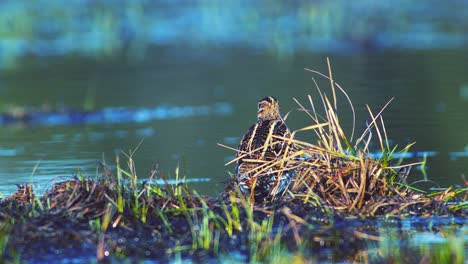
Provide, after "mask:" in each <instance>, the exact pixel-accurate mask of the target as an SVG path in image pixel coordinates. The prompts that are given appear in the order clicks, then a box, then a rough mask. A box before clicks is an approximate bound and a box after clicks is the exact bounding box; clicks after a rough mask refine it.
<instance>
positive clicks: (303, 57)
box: [0, 0, 468, 195]
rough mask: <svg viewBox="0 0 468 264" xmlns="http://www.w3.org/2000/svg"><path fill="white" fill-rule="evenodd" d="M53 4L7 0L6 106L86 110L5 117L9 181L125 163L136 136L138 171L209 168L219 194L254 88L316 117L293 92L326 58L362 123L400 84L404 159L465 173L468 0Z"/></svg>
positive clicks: (0, 172)
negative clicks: (301, 106)
mask: <svg viewBox="0 0 468 264" xmlns="http://www.w3.org/2000/svg"><path fill="white" fill-rule="evenodd" d="M44 2H47V6H48V8H47V9H45V10H44V8H43V4H44ZM49 2H50V1H37V2H34V3H32V4H30V5H23V4H20V3H19V2H16V1H7V2H2V3H1V4H0V6H1V8H0V25H1V26H0V68H1V69H2V72H1V78H0V109H2V110H3V111H4V112H5V111H7V110H8V109H11V108H15V107H20V108H22V107H25V108H28V107H31V108H40V107H41V106H43V105H52V106H56V105H57V106H65V107H64V108H65V109H79V111H78V110H75V111H64V112H60V111H57V112H50V113H48V114H47V113H43V112H41V113H39V114H37V115H33V116H28V117H27V118H26V119H24V118H23V117H22V118H16V119H15V118H14V117H12V116H5V115H3V116H2V117H1V118H2V119H1V121H0V123H1V126H0V139H1V141H0V180H1V181H0V182H1V183H0V192H1V193H2V194H4V195H6V194H9V193H11V192H13V191H14V188H15V186H14V185H13V184H15V183H25V182H33V183H35V184H37V185H39V186H44V187H47V186H48V184H49V183H50V182H51V181H53V180H55V179H56V178H57V177H62V176H63V177H69V176H71V175H74V174H75V173H77V169H81V170H82V171H83V172H84V174H85V175H90V176H95V175H97V174H98V172H96V168H97V160H105V161H106V163H107V164H114V163H115V157H116V155H117V154H119V155H120V156H121V157H123V154H122V151H123V152H125V153H129V150H130V149H132V150H133V149H135V148H137V146H139V147H138V150H137V151H136V153H135V155H134V160H135V161H136V163H137V168H138V173H139V175H140V178H142V179H144V178H146V177H147V175H149V171H150V168H151V166H152V165H153V164H154V163H158V164H159V168H161V171H162V172H163V173H164V174H165V175H166V176H167V177H169V178H170V177H173V176H174V169H175V168H176V167H177V166H178V167H179V168H180V169H181V171H182V174H183V176H187V177H188V178H190V179H205V178H209V179H211V180H210V181H209V182H201V183H191V185H192V186H193V187H194V188H196V189H197V190H198V191H199V192H200V193H205V194H215V193H217V192H219V191H220V190H222V189H223V187H224V182H225V181H226V179H228V178H229V173H228V172H232V171H233V168H232V167H224V166H223V164H224V163H225V162H226V161H227V160H229V159H230V158H232V157H233V155H234V152H233V151H230V150H227V149H224V148H220V147H218V146H217V145H216V143H218V142H219V143H223V144H226V145H230V146H232V147H234V148H235V147H236V146H237V144H238V142H239V140H240V136H241V135H243V134H244V133H245V131H246V130H247V129H248V127H249V126H250V125H251V124H252V123H253V122H254V121H255V112H256V109H255V108H256V102H257V100H258V99H259V98H263V97H265V96H270V95H271V96H275V97H277V98H279V100H280V105H281V108H282V111H283V113H287V112H290V111H291V114H290V115H289V118H288V120H287V123H288V126H289V127H290V128H292V129H299V128H302V127H305V126H307V125H309V124H310V123H311V121H310V120H308V118H307V116H306V115H305V114H304V113H300V112H298V111H295V110H296V109H297V105H296V104H295V103H294V101H293V100H292V98H293V97H294V98H297V99H298V100H299V101H301V102H302V103H303V104H305V105H307V104H308V99H307V98H306V95H307V94H311V95H312V97H313V99H316V98H317V94H316V91H315V88H314V85H313V82H312V80H311V78H312V77H318V76H313V75H312V74H311V73H308V72H305V71H304V70H303V68H304V67H307V68H312V69H315V70H319V71H321V72H327V68H326V65H325V58H326V56H329V57H331V61H332V68H333V72H334V78H335V80H336V81H338V82H339V83H340V84H341V85H342V86H343V87H345V89H347V91H348V93H349V95H350V97H351V99H352V100H353V102H354V104H355V107H356V111H357V117H356V118H357V121H358V122H357V124H358V127H357V129H356V133H357V134H359V133H362V131H363V130H364V124H365V122H366V120H368V114H367V109H366V107H365V105H366V104H368V105H369V107H370V108H371V109H373V111H374V113H375V112H376V111H378V110H380V108H381V107H382V106H384V105H385V104H386V103H387V102H388V101H389V100H390V99H391V98H392V97H395V98H396V99H395V100H394V101H393V102H392V103H391V104H390V106H389V107H388V108H387V109H386V110H385V112H384V114H383V117H384V119H385V125H386V128H387V133H388V135H389V137H390V140H391V142H392V144H398V145H399V146H401V147H403V146H405V145H407V144H409V143H412V142H415V141H416V145H415V146H414V147H413V149H412V151H411V152H409V153H406V154H404V156H397V158H404V159H405V161H407V162H417V161H421V160H423V159H425V158H426V159H427V163H426V164H427V165H426V167H425V168H422V169H424V171H427V173H428V176H429V178H431V179H433V180H435V182H437V183H438V184H439V185H441V186H448V185H451V184H461V183H462V176H463V175H466V174H467V173H468V171H467V168H466V164H467V159H468V157H467V146H468V141H467V140H468V120H467V115H466V113H468V107H467V106H468V105H467V96H466V94H467V92H466V90H467V84H468V79H467V76H466V61H468V45H467V43H468V39H467V36H468V35H467V34H466V25H467V24H466V23H467V22H466V17H467V16H468V14H467V10H468V6H467V5H468V2H466V1H462V0H451V1H449V2H450V3H447V2H443V3H442V2H440V1H429V2H426V5H422V4H420V3H418V4H415V3H412V2H408V1H397V2H394V1H393V2H392V4H389V3H386V2H378V3H375V1H372V2H371V1H360V2H359V3H355V4H354V3H353V5H351V4H350V3H349V1H312V2H311V1H298V2H295V4H289V3H287V2H280V1H278V2H275V1H273V2H271V1H269V2H268V3H267V2H250V1H228V2H224V1H223V3H220V2H217V1H213V2H211V1H194V2H191V3H184V4H178V5H174V4H171V3H170V2H167V1H157V2H153V1H150V2H148V3H146V2H145V1H132V2H129V3H121V4H119V5H115V4H112V3H111V2H102V3H96V2H89V1H80V2H75V3H73V4H70V5H63V4H58V3H53V2H50V3H49ZM317 80H318V81H319V85H320V87H321V88H322V90H323V91H325V92H327V89H328V88H327V87H328V82H327V81H326V80H322V79H320V78H318V79H317ZM341 99H342V101H341V102H343V103H342V104H341V105H339V106H340V109H342V110H341V113H340V114H341V118H342V120H341V123H342V125H343V127H344V128H345V129H346V130H347V132H350V130H351V122H350V121H351V116H350V114H349V111H348V108H347V105H346V104H345V103H344V102H345V100H344V98H341ZM315 103H316V104H318V103H320V102H318V101H316V102H315ZM298 136H299V138H301V139H305V140H311V141H312V142H314V140H315V139H314V136H313V135H311V134H310V133H302V134H298ZM142 140H143V141H142ZM141 141H142V144H141V145H140V142H141ZM371 147H372V149H373V150H374V151H378V149H379V146H378V145H371ZM375 155H379V153H378V152H375ZM412 177H413V178H411V179H408V181H409V182H410V183H411V182H415V181H418V180H420V179H421V178H422V177H423V175H422V172H421V171H418V170H414V175H413V176H412Z"/></svg>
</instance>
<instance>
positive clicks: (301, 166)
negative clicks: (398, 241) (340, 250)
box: [246, 59, 466, 215]
mask: <svg viewBox="0 0 468 264" xmlns="http://www.w3.org/2000/svg"><path fill="white" fill-rule="evenodd" d="M327 62H328V69H329V76H326V75H324V74H321V73H319V72H317V71H313V70H309V69H306V70H307V71H309V72H312V73H314V74H318V75H320V76H321V77H324V78H327V79H328V80H330V88H331V93H332V97H331V99H330V98H329V97H328V96H327V95H326V94H325V92H322V91H321V90H320V88H319V87H318V85H317V82H316V81H315V79H313V81H314V84H315V86H316V88H317V90H318V93H319V95H320V100H321V102H322V106H323V110H324V115H320V114H318V113H317V109H316V107H315V105H314V102H313V100H312V97H311V96H310V95H309V96H308V103H309V104H310V105H309V107H307V106H305V105H303V104H301V103H300V102H299V101H298V100H296V99H294V100H295V101H296V103H297V104H298V106H299V110H300V111H302V112H304V113H306V114H307V115H308V116H309V117H310V118H311V120H312V125H309V126H307V127H305V128H302V129H299V130H296V131H294V132H292V133H291V136H290V137H289V138H282V137H276V136H274V135H273V136H272V137H273V140H271V144H278V141H283V142H285V143H287V144H288V145H293V146H294V147H295V149H297V151H295V152H288V151H285V154H284V156H283V157H281V158H280V159H278V160H273V161H270V162H264V163H263V164H262V165H261V168H259V169H258V171H259V172H258V174H262V173H265V172H266V170H267V169H270V168H277V170H278V171H279V173H281V172H282V171H290V170H296V171H297V175H296V178H295V180H294V181H293V182H292V183H291V184H290V188H289V192H290V194H291V195H292V196H293V197H295V198H297V199H301V200H302V201H303V202H304V203H315V204H316V205H317V206H323V207H326V208H329V209H332V210H335V211H339V212H345V213H353V214H360V215H376V214H386V215H400V214H402V213H404V212H410V213H415V211H418V212H417V213H418V214H425V213H427V214H431V210H433V209H435V208H439V209H440V208H445V209H446V210H449V209H450V208H448V209H447V207H443V206H441V205H442V204H445V203H446V202H447V201H448V200H453V199H454V198H455V197H457V196H461V195H459V194H460V193H462V192H465V193H466V189H464V190H458V191H452V190H451V189H448V190H446V191H444V192H440V193H436V194H432V195H431V196H429V195H425V194H424V193H423V192H422V191H417V190H415V189H413V188H411V186H409V185H407V184H406V178H407V177H408V175H409V173H410V171H411V168H412V166H414V165H419V164H421V163H413V164H406V165H399V164H395V162H394V161H392V157H393V156H394V154H395V153H396V152H397V151H396V148H394V147H391V146H390V145H389V142H388V139H387V132H386V128H385V123H384V120H383V118H382V115H381V114H382V112H383V111H384V109H385V108H386V107H387V106H388V104H389V103H390V102H391V101H392V100H393V99H392V100H390V101H389V102H388V103H387V104H386V105H385V106H384V107H383V108H382V109H381V110H380V111H379V112H378V113H377V114H374V113H373V112H372V111H371V109H370V108H369V106H367V109H368V112H369V116H370V119H371V122H370V123H369V124H368V125H367V127H366V128H365V129H364V131H363V133H362V134H361V135H360V136H359V137H358V138H357V139H355V140H353V137H354V129H355V113H354V107H353V105H352V103H351V100H350V99H349V96H348V95H347V94H346V92H345V91H344V89H343V88H342V87H341V86H340V85H339V84H337V83H335V82H334V80H333V77H332V71H331V67H330V62H329V60H328V59H327ZM336 90H338V91H340V92H341V93H342V94H343V95H344V96H345V97H346V99H347V100H348V103H349V105H350V107H351V110H352V118H353V131H352V133H351V137H348V136H347V135H346V134H345V132H344V131H343V129H342V127H341V124H340V119H339V116H338V114H337V110H338V109H337V96H336ZM311 130H312V131H313V132H314V133H315V135H316V136H317V142H316V143H311V142H306V141H301V140H298V139H297V138H296V137H295V135H296V134H297V133H299V132H303V131H311ZM375 138H377V143H378V145H379V146H380V151H381V153H382V154H381V157H380V158H378V159H375V158H372V157H371V155H370V149H369V144H370V142H371V141H372V140H375ZM413 144H414V143H413ZM413 144H410V145H408V146H406V147H404V148H403V149H402V150H401V151H399V152H407V151H408V150H409V148H410V147H411V146H412V145H413ZM246 155H248V153H247V154H246ZM285 193H286V192H285ZM285 193H283V195H284V194H285ZM272 198H275V197H272ZM276 198H278V197H276ZM461 200H464V198H461ZM462 204H463V203H462Z"/></svg>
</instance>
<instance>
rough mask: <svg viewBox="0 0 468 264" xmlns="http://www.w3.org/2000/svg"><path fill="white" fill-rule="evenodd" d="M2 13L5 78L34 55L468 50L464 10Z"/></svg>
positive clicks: (205, 6)
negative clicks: (160, 49) (166, 49)
mask: <svg viewBox="0 0 468 264" xmlns="http://www.w3.org/2000/svg"><path fill="white" fill-rule="evenodd" d="M43 6H47V9H44V8H43ZM0 7H1V8H0V28H1V30H0V34H1V35H2V36H3V37H2V38H0V58H2V60H0V61H1V63H0V68H10V67H14V66H15V65H16V62H17V61H18V59H20V58H23V57H25V56H30V55H34V56H39V57H47V56H63V55H67V54H80V55H83V56H90V57H105V56H108V55H109V54H112V53H116V52H124V53H127V54H128V56H130V57H132V59H134V60H139V59H143V58H144V57H145V55H146V50H147V49H148V48H149V47H150V46H152V45H166V46H173V45H176V46H182V47H184V46H185V47H187V48H188V47H201V48H205V49H208V50H209V49H211V48H212V47H216V46H227V47H233V48H235V47H239V46H242V47H248V48H252V49H261V50H271V51H272V52H273V53H275V54H277V55H278V56H279V57H284V56H290V55H293V54H294V53H296V52H299V51H314V52H317V51H327V52H350V51H359V50H363V49H434V48H437V49H439V48H457V47H463V46H465V45H466V43H467V42H468V36H467V34H466V32H465V29H466V26H467V22H466V17H467V16H468V15H467V11H466V10H468V4H467V2H466V1H464V0H451V1H444V2H440V1H435V0H432V1H425V3H424V4H423V3H414V2H408V1H403V0H396V1H391V3H390V2H386V1H378V2H375V1H370V0H367V1H359V2H353V3H350V2H349V1H295V4H290V3H289V2H283V1H267V2H265V1H222V2H219V1H190V2H171V1H149V2H148V1H142V0H139V1H130V2H119V4H116V3H114V2H106V1H104V2H93V1H91V2H90V1H73V3H71V4H67V5H63V3H60V2H54V1H34V2H28V3H27V4H26V3H23V2H17V1H4V2H2V3H1V4H0ZM447 25H450V27H449V28H447Z"/></svg>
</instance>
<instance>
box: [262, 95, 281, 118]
mask: <svg viewBox="0 0 468 264" xmlns="http://www.w3.org/2000/svg"><path fill="white" fill-rule="evenodd" d="M257 118H258V120H259V121H263V120H275V119H281V115H280V110H279V104H278V99H276V98H274V97H271V96H269V97H265V98H263V99H261V100H260V101H258V112H257Z"/></svg>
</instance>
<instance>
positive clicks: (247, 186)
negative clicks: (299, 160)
mask: <svg viewBox="0 0 468 264" xmlns="http://www.w3.org/2000/svg"><path fill="white" fill-rule="evenodd" d="M272 135H275V136H281V137H286V138H287V137H290V135H291V134H290V132H289V129H288V128H287V126H286V124H285V123H284V121H283V119H282V118H281V115H280V111H279V105H278V100H277V99H276V98H274V97H265V98H263V99H261V100H260V101H259V102H258V114H257V122H256V123H255V124H254V125H252V126H251V127H250V128H249V130H248V131H247V133H245V135H244V137H243V138H242V140H241V142H240V144H239V147H238V152H237V157H238V158H239V157H241V158H240V159H238V160H237V165H236V176H237V182H238V184H239V187H240V189H241V191H242V192H243V193H244V194H246V195H248V194H250V192H251V190H252V188H254V196H255V197H256V198H265V197H267V196H270V195H277V194H279V193H282V192H283V191H284V190H285V189H286V188H287V186H288V185H289V183H290V181H291V179H292V178H293V177H294V176H295V172H294V171H283V172H280V173H278V172H277V170H278V168H275V167H273V168H270V169H268V170H267V171H263V172H261V173H259V172H260V171H261V168H259V166H261V165H262V164H264V163H265V162H269V161H274V160H278V159H281V157H282V156H283V154H284V151H286V149H289V151H293V148H292V147H291V146H290V147H289V148H287V147H286V146H287V143H285V142H284V141H283V140H280V139H277V138H274V137H272ZM278 177H279V179H278ZM254 185H255V186H254Z"/></svg>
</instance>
